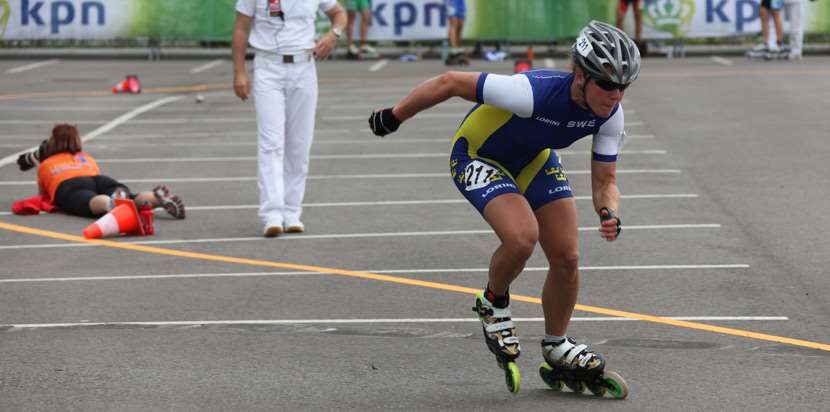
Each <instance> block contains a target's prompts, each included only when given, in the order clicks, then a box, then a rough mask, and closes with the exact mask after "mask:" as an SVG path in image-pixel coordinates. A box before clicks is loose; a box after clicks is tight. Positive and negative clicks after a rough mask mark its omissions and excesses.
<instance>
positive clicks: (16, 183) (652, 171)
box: [0, 149, 681, 186]
mask: <svg viewBox="0 0 830 412" xmlns="http://www.w3.org/2000/svg"><path fill="white" fill-rule="evenodd" d="M30 150H34V149H30ZM21 153H22V152H21ZM15 158H16V157H15ZM567 173H568V174H569V175H587V174H590V173H591V171H590V170H568V171H567ZM680 173H681V172H680V170H679V169H618V170H617V174H680ZM447 176H449V174H448V173H391V174H353V175H311V176H309V177H308V178H307V179H308V180H334V179H426V178H439V177H441V178H443V177H447ZM118 181H119V182H123V183H154V182H155V183H174V182H175V183H214V182H249V181H250V182H253V181H256V176H250V177H248V176H241V177H171V178H151V179H118ZM32 184H34V181H32V180H17V181H6V182H0V186H28V185H32Z"/></svg>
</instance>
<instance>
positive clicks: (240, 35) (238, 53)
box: [231, 12, 251, 101]
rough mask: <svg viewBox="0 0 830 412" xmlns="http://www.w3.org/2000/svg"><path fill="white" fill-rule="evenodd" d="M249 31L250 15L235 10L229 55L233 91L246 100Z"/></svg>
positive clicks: (248, 81) (248, 82)
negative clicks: (231, 63) (231, 64)
mask: <svg viewBox="0 0 830 412" xmlns="http://www.w3.org/2000/svg"><path fill="white" fill-rule="evenodd" d="M250 31H251V16H246V15H244V14H242V13H240V12H236V23H235V24H234V28H233V37H232V40H231V50H232V51H231V57H232V58H233V92H234V93H235V94H236V96H237V97H239V98H240V99H242V100H243V101H244V100H247V99H248V94H249V93H250V91H251V81H250V79H249V78H248V72H247V71H246V70H245V52H246V51H247V49H248V34H249V33H250Z"/></svg>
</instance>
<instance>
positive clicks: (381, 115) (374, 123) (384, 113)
mask: <svg viewBox="0 0 830 412" xmlns="http://www.w3.org/2000/svg"><path fill="white" fill-rule="evenodd" d="M400 125H401V121H400V120H398V118H397V117H395V115H394V114H392V108H391V107H388V108H386V109H383V110H375V111H374V112H372V115H371V116H369V128H371V129H372V133H374V134H375V135H376V136H380V137H383V136H386V135H388V134H389V133H392V132H394V131H395V130H398V127H399V126H400Z"/></svg>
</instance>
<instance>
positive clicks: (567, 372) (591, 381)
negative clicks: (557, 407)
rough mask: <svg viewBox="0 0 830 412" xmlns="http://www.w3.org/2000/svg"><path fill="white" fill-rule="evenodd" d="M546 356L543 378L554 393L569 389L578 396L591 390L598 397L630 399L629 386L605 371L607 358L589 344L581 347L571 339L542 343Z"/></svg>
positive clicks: (616, 374)
mask: <svg viewBox="0 0 830 412" xmlns="http://www.w3.org/2000/svg"><path fill="white" fill-rule="evenodd" d="M542 356H543V357H544V359H545V360H544V361H543V362H542V364H541V365H539V375H540V376H541V377H542V380H543V381H545V383H546V384H547V385H548V386H550V388H551V389H553V390H556V391H561V390H562V388H563V387H564V386H567V387H568V389H570V390H571V391H573V392H576V393H583V392H585V390H586V389H587V390H589V391H590V392H591V393H592V394H594V395H596V396H604V395H605V394H606V393H607V394H609V395H610V396H611V397H614V398H617V399H625V397H626V396H628V385H627V384H626V383H625V380H623V378H622V376H620V375H619V374H618V373H616V372H614V371H610V370H605V359H604V358H603V357H602V356H601V355H600V354H598V353H596V352H593V351H591V350H589V349H588V346H587V345H577V344H576V342H575V341H574V340H573V339H570V338H568V339H565V340H563V341H562V342H560V343H558V344H557V343H545V342H542Z"/></svg>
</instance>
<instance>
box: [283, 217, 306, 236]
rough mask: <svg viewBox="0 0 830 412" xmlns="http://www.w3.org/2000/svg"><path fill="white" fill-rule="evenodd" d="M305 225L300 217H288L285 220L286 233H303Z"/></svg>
mask: <svg viewBox="0 0 830 412" xmlns="http://www.w3.org/2000/svg"><path fill="white" fill-rule="evenodd" d="M303 232H305V225H303V222H301V221H300V219H288V220H286V221H285V233H303Z"/></svg>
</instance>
